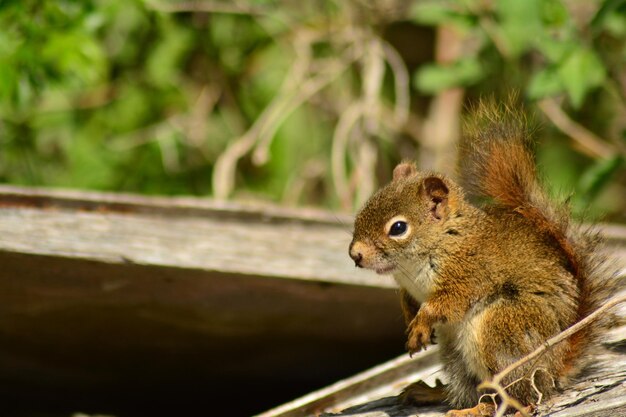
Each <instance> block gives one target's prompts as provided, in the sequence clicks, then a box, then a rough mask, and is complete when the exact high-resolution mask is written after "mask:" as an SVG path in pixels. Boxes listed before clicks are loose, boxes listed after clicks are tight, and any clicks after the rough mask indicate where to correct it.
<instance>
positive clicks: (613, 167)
mask: <svg viewBox="0 0 626 417" xmlns="http://www.w3.org/2000/svg"><path fill="white" fill-rule="evenodd" d="M623 166H624V158H623V157H622V156H621V155H617V156H614V157H612V158H609V159H602V160H600V161H597V162H596V163H595V164H593V165H592V166H591V167H590V168H589V169H587V171H585V173H584V174H583V175H582V177H581V178H580V182H579V184H578V188H579V190H580V191H581V192H582V193H583V194H584V198H585V200H586V201H587V202H589V201H591V200H593V199H594V198H595V197H596V196H597V195H598V194H599V193H600V191H602V189H603V188H604V187H605V186H606V185H607V184H608V183H609V181H610V180H611V177H612V176H613V174H614V173H615V172H617V170H618V169H620V168H621V167H623Z"/></svg>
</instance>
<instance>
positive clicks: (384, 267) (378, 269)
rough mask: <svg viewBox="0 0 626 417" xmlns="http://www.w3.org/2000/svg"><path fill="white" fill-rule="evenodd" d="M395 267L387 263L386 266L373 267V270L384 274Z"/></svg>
mask: <svg viewBox="0 0 626 417" xmlns="http://www.w3.org/2000/svg"><path fill="white" fill-rule="evenodd" d="M395 269H396V267H395V266H393V265H387V266H382V267H379V268H374V271H376V273H377V274H379V275H385V274H390V273H391V272H393V271H394V270H395Z"/></svg>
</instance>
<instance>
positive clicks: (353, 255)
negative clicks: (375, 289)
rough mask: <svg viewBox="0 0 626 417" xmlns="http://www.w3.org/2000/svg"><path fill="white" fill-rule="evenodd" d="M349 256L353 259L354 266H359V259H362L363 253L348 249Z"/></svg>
mask: <svg viewBox="0 0 626 417" xmlns="http://www.w3.org/2000/svg"><path fill="white" fill-rule="evenodd" d="M350 257H351V258H352V260H353V261H354V266H357V267H359V268H361V261H362V260H363V254H362V253H361V252H357V251H353V250H350Z"/></svg>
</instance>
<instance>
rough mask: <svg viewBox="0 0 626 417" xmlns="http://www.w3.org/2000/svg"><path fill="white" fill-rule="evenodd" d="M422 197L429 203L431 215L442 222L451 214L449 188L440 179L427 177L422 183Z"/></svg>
mask: <svg viewBox="0 0 626 417" xmlns="http://www.w3.org/2000/svg"><path fill="white" fill-rule="evenodd" d="M422 195H423V197H424V198H425V199H426V200H427V202H428V207H429V209H430V214H432V216H433V217H434V218H435V219H437V220H441V219H443V218H444V217H446V216H447V215H448V213H449V212H450V205H449V198H448V197H449V195H450V191H449V189H448V186H447V185H446V183H445V182H444V180H442V179H441V178H439V177H427V178H425V179H424V181H423V182H422Z"/></svg>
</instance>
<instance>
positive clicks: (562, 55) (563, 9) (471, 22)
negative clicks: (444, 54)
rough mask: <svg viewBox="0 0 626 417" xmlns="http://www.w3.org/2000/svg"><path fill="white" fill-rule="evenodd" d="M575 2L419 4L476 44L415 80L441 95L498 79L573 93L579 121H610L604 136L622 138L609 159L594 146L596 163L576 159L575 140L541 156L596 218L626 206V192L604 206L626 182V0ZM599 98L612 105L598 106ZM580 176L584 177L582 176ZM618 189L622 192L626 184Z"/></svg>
mask: <svg viewBox="0 0 626 417" xmlns="http://www.w3.org/2000/svg"><path fill="white" fill-rule="evenodd" d="M574 3H575V2H567V1H565V0H527V1H510V0H497V1H495V2H480V1H473V0H448V1H438V0H426V1H419V2H416V3H415V6H414V7H413V9H412V11H411V17H412V19H413V21H415V22H416V23H419V24H426V25H433V26H446V27H449V28H453V29H454V30H456V32H457V33H458V34H459V36H460V37H461V38H463V39H464V41H463V42H464V44H465V45H468V46H469V47H467V48H465V49H464V50H463V52H462V53H461V54H460V56H459V57H458V58H456V60H455V61H453V62H450V63H444V64H441V63H440V64H427V65H423V66H421V67H420V68H418V69H417V71H416V72H415V74H414V85H415V87H416V88H417V89H418V90H419V91H420V92H422V93H425V94H437V93H438V92H441V91H444V90H446V89H449V88H451V87H465V88H470V91H475V92H478V93H479V94H480V92H482V91H494V87H493V85H494V84H497V83H500V84H501V85H504V86H505V89H510V88H515V89H517V90H520V91H521V92H522V93H523V95H524V96H525V98H526V99H527V100H528V101H530V102H534V101H540V100H543V99H550V100H556V101H557V102H558V101H560V100H561V98H565V102H564V103H563V104H564V106H563V107H564V110H565V112H564V113H563V114H567V113H566V112H570V113H571V115H570V116H569V117H571V118H572V119H573V120H577V119H581V120H583V124H585V123H589V124H590V125H592V126H593V128H592V129H591V130H593V129H597V128H598V127H600V130H599V131H598V132H597V133H599V135H600V136H604V135H609V136H611V135H612V136H613V138H612V139H613V140H612V142H613V143H609V144H600V146H601V147H602V155H601V156H600V155H598V154H596V153H595V152H596V151H593V152H591V151H589V152H588V155H589V156H591V157H592V159H588V158H582V159H580V158H577V159H569V160H568V157H567V156H566V155H567V154H570V153H571V152H566V150H567V149H566V148H567V146H568V145H567V144H564V143H563V142H558V140H557V142H558V143H560V145H558V146H557V147H556V148H555V147H551V146H543V147H540V155H539V159H540V161H541V160H543V161H550V162H549V163H543V164H541V167H542V169H543V170H545V171H546V173H547V176H548V177H549V178H550V179H551V180H554V182H555V184H554V186H555V188H556V189H561V191H565V192H566V194H567V193H568V191H566V190H569V192H574V194H573V196H572V199H573V207H574V208H575V210H577V211H578V212H580V213H585V214H586V215H592V216H595V215H598V214H600V213H603V212H607V211H608V212H610V211H611V210H623V209H624V206H623V204H621V203H615V201H616V200H620V199H623V193H622V194H617V198H614V199H613V200H614V201H613V202H612V203H610V204H608V205H607V204H606V201H602V202H601V203H597V204H595V205H594V203H596V202H597V200H598V199H599V198H600V196H601V195H602V194H603V192H604V191H605V190H608V189H610V188H611V187H613V186H614V185H615V184H614V181H615V180H616V179H618V178H622V181H623V176H624V162H623V161H624V157H625V155H626V152H625V147H624V145H623V142H622V143H620V142H619V140H618V139H617V138H615V137H614V136H615V132H624V125H623V122H622V121H623V117H625V116H626V112H625V109H626V85H625V83H624V79H625V78H624V75H625V73H624V68H626V1H623V0H604V1H598V2H594V3H589V4H586V6H585V7H582V4H574ZM495 90H496V91H497V90H498V88H497V87H496V88H495ZM597 102H602V103H604V105H602V106H598V105H597V104H595V103H597ZM607 103H610V104H608V105H607ZM551 116H552V117H555V116H554V114H553V115H551ZM558 117H559V118H560V120H559V123H560V124H561V127H562V125H563V123H569V122H567V121H564V120H562V119H563V117H568V116H563V115H560V116H558ZM542 133H543V136H544V138H543V140H544V141H545V140H552V141H554V140H556V139H555V138H554V136H557V135H556V132H555V131H554V130H548V131H547V132H546V131H545V130H544V131H543V132H542ZM582 134H583V135H585V136H586V138H584V139H583V140H589V139H588V137H589V136H590V135H587V134H585V133H582ZM619 134H622V135H623V133H619ZM550 136H552V139H550ZM592 140H599V139H592ZM555 149H556V151H555V152H553V151H554V150H555ZM607 149H611V151H607ZM541 152H543V153H545V155H542V154H541ZM607 152H612V153H613V155H607ZM595 158H597V160H594V159H595ZM580 172H583V174H582V176H581V175H580ZM573 178H579V179H578V180H577V181H573V180H572V179H573ZM613 188H614V189H616V190H619V189H620V188H623V185H619V186H615V187H613ZM620 196H621V198H620ZM609 200H610V199H609ZM590 205H591V210H589V206H590ZM609 206H610V207H609Z"/></svg>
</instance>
